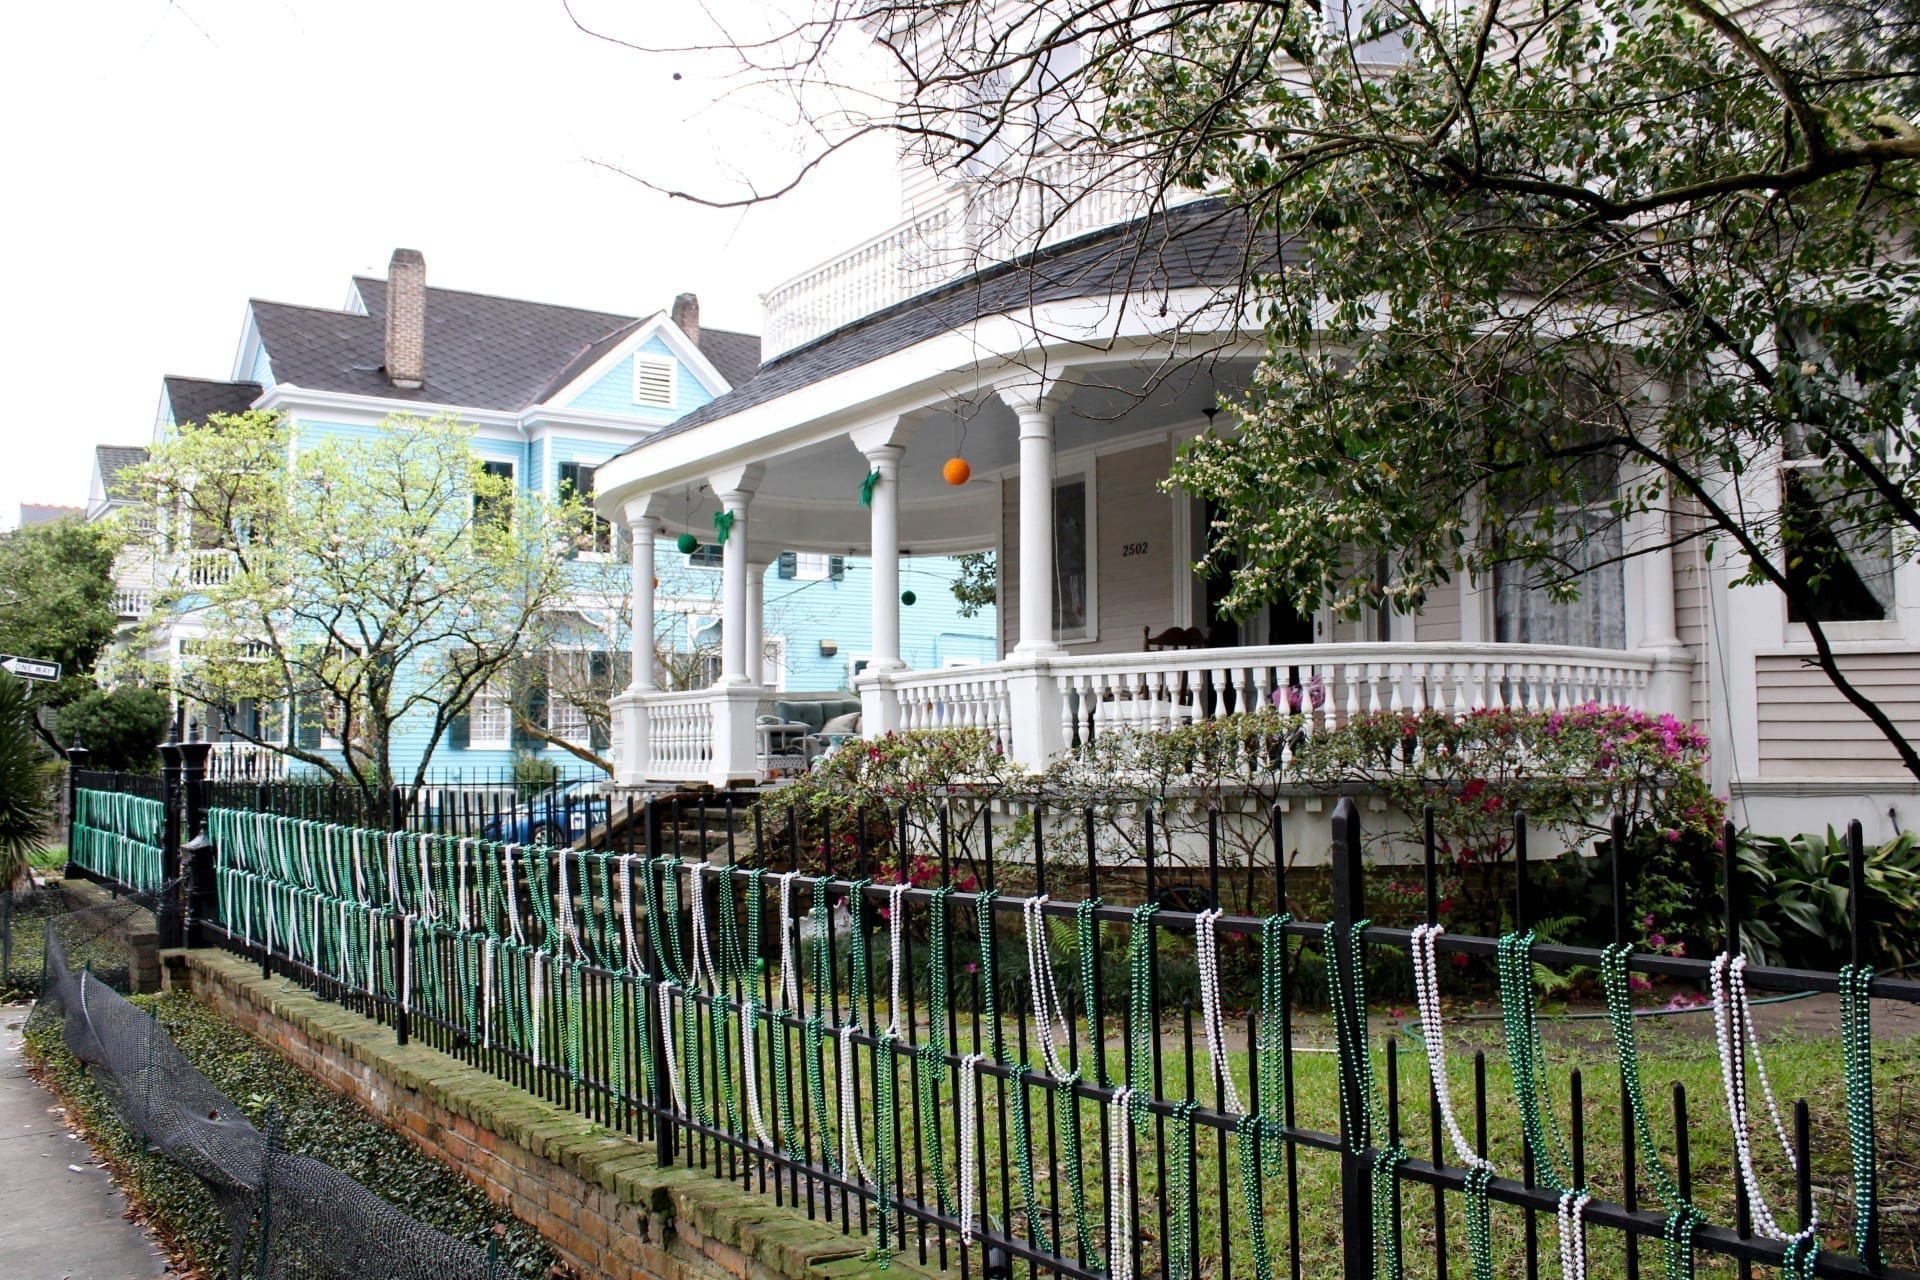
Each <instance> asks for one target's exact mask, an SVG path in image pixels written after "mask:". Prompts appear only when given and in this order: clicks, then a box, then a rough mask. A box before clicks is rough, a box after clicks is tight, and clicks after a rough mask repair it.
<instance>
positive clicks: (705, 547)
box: [687, 542, 727, 569]
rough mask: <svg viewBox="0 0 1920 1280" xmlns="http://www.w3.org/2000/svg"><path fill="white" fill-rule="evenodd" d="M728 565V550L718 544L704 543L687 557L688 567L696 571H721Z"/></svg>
mask: <svg viewBox="0 0 1920 1280" xmlns="http://www.w3.org/2000/svg"><path fill="white" fill-rule="evenodd" d="M726 563H727V549H726V548H725V547H723V546H721V545H720V544H719V543H717V542H703V543H701V544H700V545H699V546H697V547H695V548H694V549H693V550H692V551H691V552H690V553H688V555H687V565H688V567H690V568H694V569H719V568H722V567H724V566H725V565H726Z"/></svg>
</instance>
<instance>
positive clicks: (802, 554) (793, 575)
mask: <svg viewBox="0 0 1920 1280" xmlns="http://www.w3.org/2000/svg"><path fill="white" fill-rule="evenodd" d="M841 559H842V557H840V556H830V555H827V554H826V553H825V552H820V551H782V552H781V553H780V564H779V569H778V572H779V575H780V576H781V577H782V578H790V579H793V580H795V581H799V582H823V581H825V580H826V579H828V578H840V577H843V576H845V573H846V569H845V566H844V565H842V566H841V570H840V572H839V573H835V572H834V561H836V560H841Z"/></svg>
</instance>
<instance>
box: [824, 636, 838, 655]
mask: <svg viewBox="0 0 1920 1280" xmlns="http://www.w3.org/2000/svg"><path fill="white" fill-rule="evenodd" d="M838 652H840V646H839V645H837V644H835V643H834V642H833V641H831V640H822V641H821V642H820V656H821V657H823V658H831V657H832V656H833V655H834V654H836V653H838Z"/></svg>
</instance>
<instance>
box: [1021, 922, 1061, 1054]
mask: <svg viewBox="0 0 1920 1280" xmlns="http://www.w3.org/2000/svg"><path fill="white" fill-rule="evenodd" d="M1047 902H1048V898H1047V895H1046V894H1044V893H1043V894H1041V895H1039V896H1038V897H1033V898H1028V899H1026V900H1025V901H1024V902H1022V903H1021V904H1020V914H1021V917H1022V919H1023V921H1024V923H1025V925H1026V936H1027V988H1028V990H1029V991H1030V992H1031V994H1032V997H1033V1026H1034V1032H1035V1034H1036V1038H1037V1039H1038V1040H1039V1042H1040V1061H1041V1063H1042V1064H1044V1065H1045V1067H1046V1069H1047V1074H1048V1075H1050V1076H1052V1077H1053V1078H1054V1079H1056V1080H1058V1079H1062V1078H1064V1077H1065V1076H1066V1075H1067V1074H1068V1073H1069V1068H1068V1066H1067V1063H1066V1059H1065V1058H1064V1057H1063V1056H1062V1054H1061V1048H1060V1046H1061V1042H1062V1041H1064V1040H1066V1039H1067V1038H1068V1035H1069V1032H1070V1028H1069V1027H1068V1026H1067V1020H1068V1014H1067V1009H1066V1006H1065V1005H1064V1004H1063V1003H1062V1002H1061V1000H1060V991H1059V988H1058V987H1057V986H1056V985H1055V983H1054V976H1053V947H1052V944H1051V940H1050V939H1049V938H1048V936H1047V917H1046V908H1047ZM1056 1029H1057V1030H1058V1035H1056V1034H1055V1031H1056Z"/></svg>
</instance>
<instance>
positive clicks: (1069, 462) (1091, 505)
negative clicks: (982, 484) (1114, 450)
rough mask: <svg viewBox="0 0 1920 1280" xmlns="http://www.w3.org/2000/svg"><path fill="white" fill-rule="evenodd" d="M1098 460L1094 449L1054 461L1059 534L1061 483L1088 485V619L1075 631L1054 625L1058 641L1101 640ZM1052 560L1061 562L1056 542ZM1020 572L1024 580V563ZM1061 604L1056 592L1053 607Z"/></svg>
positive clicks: (1082, 642)
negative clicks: (1081, 482) (1077, 482)
mask: <svg viewBox="0 0 1920 1280" xmlns="http://www.w3.org/2000/svg"><path fill="white" fill-rule="evenodd" d="M1099 463H1100V459H1099V456H1098V455H1097V454H1096V453H1095V452H1094V451H1092V450H1087V451H1085V452H1082V453H1077V454H1071V455H1066V456H1063V457H1060V458H1058V459H1056V460H1055V462H1054V472H1053V499H1054V500H1053V503H1052V504H1051V505H1052V507H1053V512H1054V516H1053V519H1054V531H1055V532H1056V533H1057V532H1058V530H1059V527H1060V486H1061V485H1062V484H1071V483H1073V482H1074V481H1076V480H1084V481H1085V482H1086V486H1087V511H1086V548H1085V563H1086V566H1087V621H1086V625H1085V626H1082V627H1075V628H1073V629H1072V630H1062V629H1060V628H1058V627H1056V628H1054V629H1053V641H1054V643H1055V644H1094V643H1097V642H1098V641H1099V639H1100V481H1099V470H1100V467H1099ZM1023 483H1024V479H1023ZM1053 562H1054V564H1055V566H1056V567H1057V566H1058V565H1059V563H1060V547H1059V543H1058V542H1057V541H1056V542H1055V544H1054V549H1053ZM1020 572H1021V575H1022V580H1023V581H1024V579H1025V574H1026V566H1025V565H1022V566H1021V569H1020ZM1059 604H1060V601H1059V598H1058V596H1057V595H1056V596H1055V598H1054V607H1055V608H1058V607H1059Z"/></svg>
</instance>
